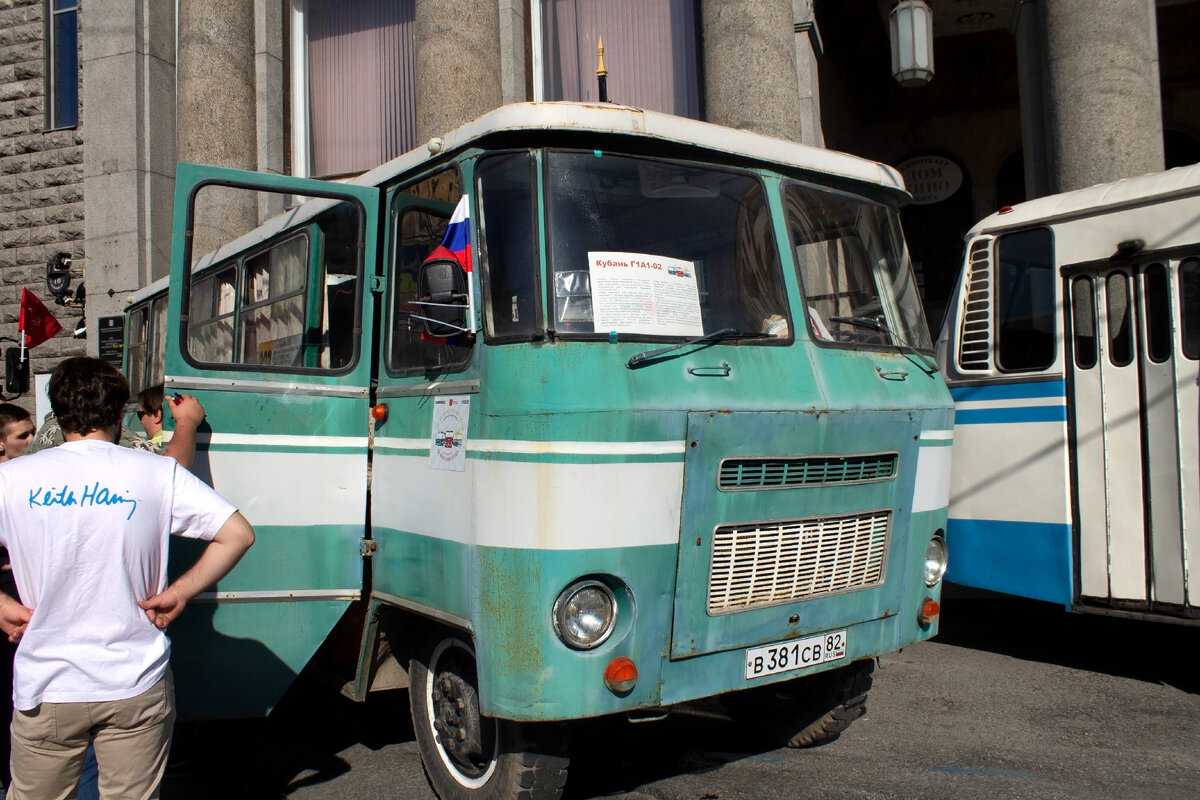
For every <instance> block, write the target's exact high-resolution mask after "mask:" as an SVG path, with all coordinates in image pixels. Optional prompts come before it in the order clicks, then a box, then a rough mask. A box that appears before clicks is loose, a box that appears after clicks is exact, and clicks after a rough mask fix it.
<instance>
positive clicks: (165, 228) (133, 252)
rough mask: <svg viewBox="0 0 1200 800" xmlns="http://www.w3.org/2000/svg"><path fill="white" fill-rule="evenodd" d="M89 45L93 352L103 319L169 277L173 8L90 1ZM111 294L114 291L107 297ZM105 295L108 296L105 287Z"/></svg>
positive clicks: (85, 34)
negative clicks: (135, 294)
mask: <svg viewBox="0 0 1200 800" xmlns="http://www.w3.org/2000/svg"><path fill="white" fill-rule="evenodd" d="M79 37H80V41H81V42H82V45H83V58H82V59H81V62H80V71H81V72H82V74H83V92H82V98H83V114H82V120H83V127H84V129H85V130H86V131H87V139H86V144H85V146H84V158H83V166H84V197H85V203H84V211H85V231H86V240H85V248H86V250H87V263H86V268H87V275H88V285H89V288H90V289H91V290H92V291H91V293H89V295H88V302H87V321H88V342H87V345H88V352H89V353H91V354H92V355H95V354H96V353H97V349H98V348H97V338H98V337H97V335H96V331H97V324H96V320H97V319H99V318H100V317H104V316H117V315H120V314H122V313H123V312H124V310H125V306H126V303H127V301H128V298H129V296H130V295H131V294H132V293H133V292H134V291H136V290H137V289H139V288H140V287H142V286H145V285H146V284H148V283H150V282H151V281H153V280H155V279H156V278H159V277H161V276H163V275H166V274H167V272H168V270H169V268H170V261H171V210H172V209H171V207H172V203H173V198H174V191H175V9H174V4H173V3H163V2H161V0H88V3H87V4H86V5H82V4H81V7H80V10H79ZM109 289H111V290H112V292H113V294H112V296H109V294H108V291H107V290H109ZM101 290H103V291H101Z"/></svg>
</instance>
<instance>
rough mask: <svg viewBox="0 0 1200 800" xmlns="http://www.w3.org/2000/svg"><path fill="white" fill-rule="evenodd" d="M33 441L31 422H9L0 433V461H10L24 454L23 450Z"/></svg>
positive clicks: (26, 420) (29, 420)
mask: <svg viewBox="0 0 1200 800" xmlns="http://www.w3.org/2000/svg"><path fill="white" fill-rule="evenodd" d="M32 441H33V420H31V419H24V420H21V421H20V422H10V423H9V424H7V425H5V426H4V430H3V432H0V461H10V460H12V459H14V458H16V457H17V456H21V455H24V454H25V448H27V447H29V443H30V442H32Z"/></svg>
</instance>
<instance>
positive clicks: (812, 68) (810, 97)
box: [792, 0, 825, 147]
mask: <svg viewBox="0 0 1200 800" xmlns="http://www.w3.org/2000/svg"><path fill="white" fill-rule="evenodd" d="M813 1H814V0H792V14H793V16H794V17H795V20H796V22H795V25H794V28H795V31H796V81H797V84H798V88H799V98H800V141H801V142H803V143H804V144H811V145H815V146H817V147H824V146H825V133H824V131H823V130H822V129H821V80H820V73H819V72H818V70H817V59H818V58H820V56H821V32H820V31H819V30H817V18H816V17H815V16H813Z"/></svg>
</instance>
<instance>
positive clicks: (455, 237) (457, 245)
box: [425, 194, 475, 333]
mask: <svg viewBox="0 0 1200 800" xmlns="http://www.w3.org/2000/svg"><path fill="white" fill-rule="evenodd" d="M434 258H452V259H454V260H455V261H457V262H458V264H459V266H461V267H462V268H463V269H464V270H466V273H467V304H468V307H469V310H468V312H467V326H468V327H469V328H470V330H471V333H475V286H474V285H473V283H472V281H471V201H470V198H469V197H468V196H467V195H465V194H464V195H463V196H462V197H461V198H460V199H459V201H458V205H457V206H455V207H454V213H453V214H451V215H450V224H449V225H448V226H446V233H445V235H443V236H442V243H441V244H440V245H438V246H437V247H435V248H433V252H432V253H430V254H429V256H428V258H426V259H425V260H426V261H428V260H430V259H434Z"/></svg>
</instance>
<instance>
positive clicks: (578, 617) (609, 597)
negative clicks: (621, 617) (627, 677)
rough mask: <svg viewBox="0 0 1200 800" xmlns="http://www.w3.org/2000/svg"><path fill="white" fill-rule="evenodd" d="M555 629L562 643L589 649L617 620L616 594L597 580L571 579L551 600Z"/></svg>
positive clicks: (608, 634)
mask: <svg viewBox="0 0 1200 800" xmlns="http://www.w3.org/2000/svg"><path fill="white" fill-rule="evenodd" d="M553 616H554V632H555V633H557V634H558V638H559V639H562V641H563V644H565V645H567V647H572V648H574V649H576V650H590V649H591V648H593V647H596V646H598V645H600V644H601V643H603V642H604V640H605V639H607V638H608V637H609V636H611V635H612V632H613V628H614V627H616V624H617V598H616V597H615V596H614V595H613V593H612V589H609V588H608V587H607V586H605V585H604V584H603V583H601V582H600V581H597V580H591V579H586V580H581V581H576V582H575V583H572V584H571V585H570V586H568V587H567V588H566V589H564V590H563V591H562V593H561V594H560V595H559V596H558V599H557V600H555V601H554V612H553Z"/></svg>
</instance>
